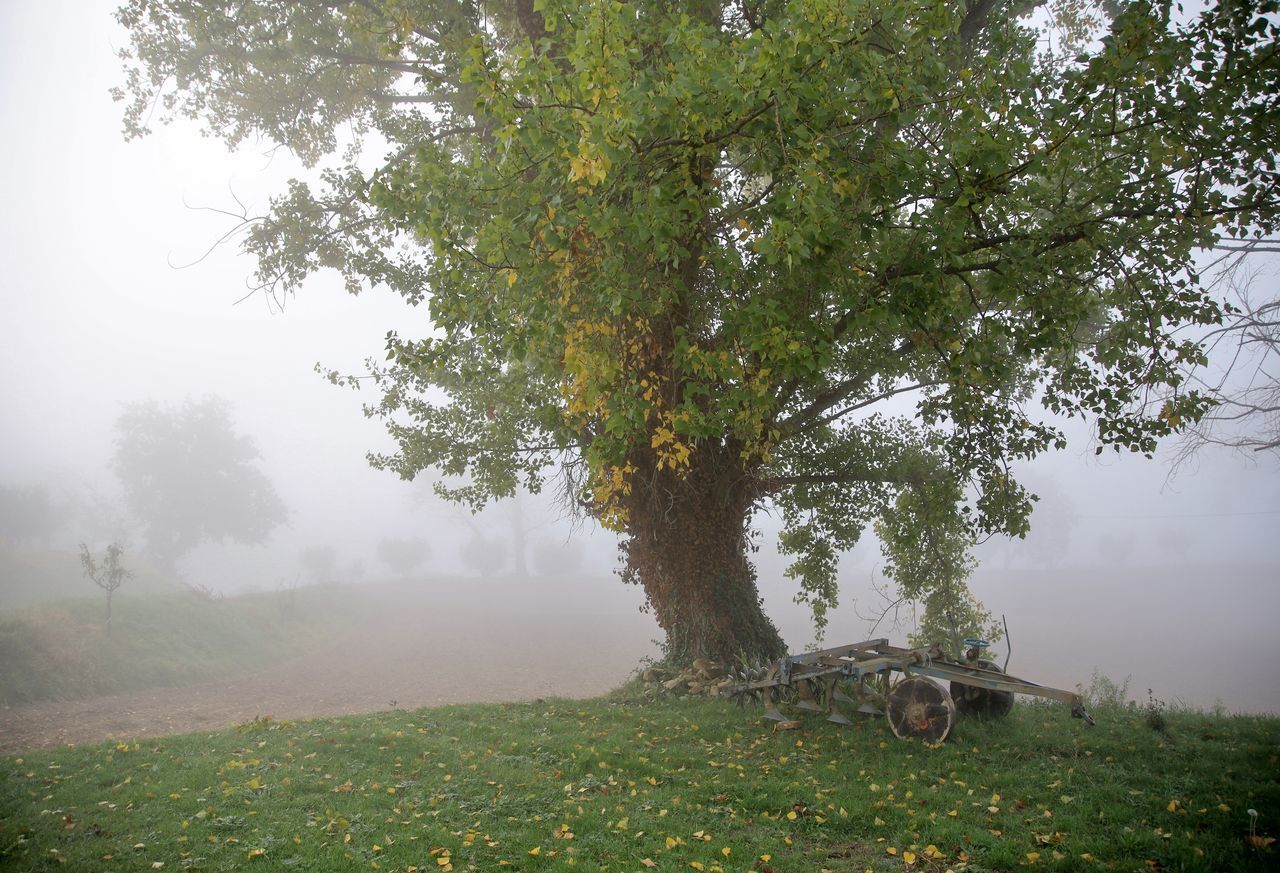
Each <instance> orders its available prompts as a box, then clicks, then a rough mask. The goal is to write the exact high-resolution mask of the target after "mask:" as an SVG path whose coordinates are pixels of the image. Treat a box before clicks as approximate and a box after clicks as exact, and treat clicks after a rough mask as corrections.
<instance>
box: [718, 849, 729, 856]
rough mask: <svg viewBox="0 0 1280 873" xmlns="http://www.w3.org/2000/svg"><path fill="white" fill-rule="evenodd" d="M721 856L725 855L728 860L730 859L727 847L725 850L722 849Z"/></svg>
mask: <svg viewBox="0 0 1280 873" xmlns="http://www.w3.org/2000/svg"><path fill="white" fill-rule="evenodd" d="M720 854H721V855H724V856H725V857H726V858H727V857H729V847H728V846H725V847H724V848H723V849H721V850H720Z"/></svg>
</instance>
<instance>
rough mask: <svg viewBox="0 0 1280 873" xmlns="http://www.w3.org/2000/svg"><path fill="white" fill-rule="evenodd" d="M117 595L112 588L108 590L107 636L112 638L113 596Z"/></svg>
mask: <svg viewBox="0 0 1280 873" xmlns="http://www.w3.org/2000/svg"><path fill="white" fill-rule="evenodd" d="M112 594H115V592H114V591H113V590H111V589H110V588H108V589H107V636H111V595H112Z"/></svg>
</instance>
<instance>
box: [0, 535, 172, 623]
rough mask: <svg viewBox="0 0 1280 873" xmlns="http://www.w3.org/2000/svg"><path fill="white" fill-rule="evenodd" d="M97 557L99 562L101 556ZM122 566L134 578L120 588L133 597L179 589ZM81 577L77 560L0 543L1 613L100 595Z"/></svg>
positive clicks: (151, 573) (140, 569)
mask: <svg viewBox="0 0 1280 873" xmlns="http://www.w3.org/2000/svg"><path fill="white" fill-rule="evenodd" d="M97 557H99V558H101V554H98V555H97ZM125 566H127V567H130V568H132V569H133V570H134V576H133V578H132V579H130V580H129V581H128V582H127V583H125V585H124V586H123V587H121V589H120V591H121V593H124V592H125V591H129V592H132V593H133V594H147V595H151V594H173V593H176V592H179V591H183V590H185V589H184V588H183V586H182V585H180V584H179V583H178V582H176V581H174V580H173V579H170V578H168V577H167V576H164V575H161V574H160V573H157V572H156V571H155V570H153V569H151V568H149V567H147V566H139V565H135V562H133V561H132V560H128V561H127V562H126V564H125ZM99 593H100V592H99V590H98V589H97V588H95V587H94V584H93V583H92V582H91V581H89V580H88V579H86V578H85V577H84V571H83V569H82V568H81V566H80V556H79V555H78V554H77V553H75V552H56V551H49V550H47V549H41V548H31V547H27V546H19V545H14V544H12V543H7V542H4V541H2V540H0V609H20V608H23V607H28V606H35V605H38V604H42V603H52V602H54V601H58V600H67V599H75V598H81V597H93V596H96V595H97V594H99Z"/></svg>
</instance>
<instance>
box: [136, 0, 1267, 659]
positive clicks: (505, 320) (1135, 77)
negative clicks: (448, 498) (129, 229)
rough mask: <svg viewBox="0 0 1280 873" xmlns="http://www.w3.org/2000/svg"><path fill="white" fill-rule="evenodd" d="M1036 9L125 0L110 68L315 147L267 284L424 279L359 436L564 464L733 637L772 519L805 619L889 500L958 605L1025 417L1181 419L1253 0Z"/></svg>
mask: <svg viewBox="0 0 1280 873" xmlns="http://www.w3.org/2000/svg"><path fill="white" fill-rule="evenodd" d="M1038 5H1039V4H1038V3H1036V2H1034V0H1032V2H1022V0H952V2H938V3H928V4H918V3H912V2H905V0H790V2H784V0H760V2H746V0H735V2H716V0H696V2H682V3H674V2H667V0H638V2H629V3H624V2H609V0H600V2H568V0H537V2H533V0H510V2H506V3H500V2H494V3H478V2H467V0H416V2H415V0H359V2H327V3H309V2H299V3H287V4H282V3H267V2H253V0H250V2H243V0H237V2H191V0H133V2H130V3H128V4H126V5H125V6H124V7H123V8H122V9H121V10H120V13H119V19H120V21H121V22H122V23H123V24H124V25H125V26H126V27H127V28H129V30H130V33H131V39H132V45H131V47H130V48H129V49H127V50H125V52H124V58H125V63H126V70H127V81H126V86H125V88H124V89H122V90H121V92H120V96H121V97H122V98H128V99H129V100H130V102H129V103H128V104H127V116H126V117H127V126H128V130H129V131H130V132H131V133H135V134H136V133H140V132H141V131H142V130H143V127H144V122H145V119H146V118H147V117H149V114H150V112H151V109H152V107H153V106H154V105H155V104H156V103H157V102H158V103H159V104H160V105H161V106H163V107H164V109H165V110H167V112H168V114H169V115H170V116H173V115H188V116H191V117H194V118H198V119H200V120H201V121H202V122H203V123H204V124H206V125H207V126H208V128H209V129H210V130H211V131H213V132H214V133H216V134H217V135H219V136H222V137H223V138H225V139H226V140H227V141H228V142H230V143H233V144H234V143H239V142H241V141H244V140H249V139H255V138H261V139H265V140H268V141H270V142H274V143H281V144H284V145H286V146H288V147H289V148H291V149H293V150H294V151H295V152H296V153H297V154H298V155H299V156H300V157H301V158H302V159H303V160H305V161H308V162H324V163H325V169H324V171H323V174H322V177H321V181H320V182H319V183H318V184H308V183H305V182H295V183H293V184H292V185H291V186H290V188H289V190H288V191H286V192H284V193H283V194H282V195H281V196H280V197H279V198H277V199H276V200H274V201H273V202H272V204H271V208H270V210H269V211H268V213H267V214H265V215H263V216H257V217H251V218H247V226H248V235H247V238H246V239H247V241H246V246H247V248H248V249H249V250H250V251H251V252H253V253H254V254H256V255H257V257H258V259H259V279H260V281H261V283H262V285H263V287H264V289H267V290H268V291H275V292H278V291H288V290H291V289H293V288H295V287H297V285H298V284H299V283H300V282H301V281H302V280H303V279H304V278H305V277H306V276H307V275H309V274H311V273H312V272H313V271H315V270H317V269H319V268H321V267H332V268H335V269H337V270H339V271H341V272H342V274H343V275H344V276H345V277H346V279H347V282H348V285H349V287H350V288H351V290H353V291H356V290H359V289H361V288H363V287H365V286H367V285H370V284H384V285H387V286H389V287H391V288H392V289H393V290H395V291H396V292H398V293H400V294H402V295H404V296H405V297H406V298H407V299H408V300H410V301H412V302H415V303H418V302H425V303H426V305H427V308H428V312H429V318H424V320H423V323H422V326H421V329H420V331H417V332H416V333H415V335H413V336H402V335H399V334H396V333H392V334H389V335H388V339H387V346H386V359H385V362H383V363H382V364H379V365H376V366H375V367H374V369H373V376H374V381H375V383H376V385H377V387H378V389H380V391H381V399H380V400H378V401H376V402H374V403H372V404H370V405H369V406H368V413H369V414H370V415H373V416H378V417H381V418H382V419H384V420H385V422H386V426H387V428H388V430H389V432H390V433H391V434H392V436H393V437H394V438H395V440H396V442H397V445H398V450H397V451H396V452H394V453H391V454H387V455H380V456H376V457H374V458H373V461H374V463H375V464H376V465H378V466H381V467H385V468H387V469H390V470H394V471H396V472H397V473H399V474H400V475H402V476H405V477H412V476H414V475H416V474H417V473H419V472H421V471H423V470H425V469H428V468H438V469H439V470H441V471H443V472H444V473H445V474H450V475H453V476H457V477H459V479H458V481H459V482H460V483H462V484H460V485H459V486H458V487H457V488H456V489H454V490H453V492H452V493H453V494H454V496H457V497H458V498H460V499H464V500H468V501H472V502H474V503H479V502H483V501H484V500H486V499H488V498H490V497H493V496H502V495H507V494H511V493H512V492H513V491H514V490H515V489H516V488H517V487H519V486H521V485H523V486H524V487H527V488H530V489H532V490H537V489H538V488H539V487H540V484H541V482H542V481H543V479H544V477H545V476H547V475H548V471H549V470H556V469H558V470H561V471H563V472H564V473H565V475H566V476H567V478H568V481H569V491H570V493H571V494H572V495H573V496H574V498H575V499H576V500H578V501H580V502H581V504H582V505H583V506H585V507H586V508H587V509H588V511H589V512H590V513H591V514H592V515H594V517H596V518H597V519H599V521H600V522H601V523H602V524H603V525H605V526H606V527H609V528H611V529H614V530H617V531H619V532H620V533H622V534H623V535H624V540H623V549H624V553H625V556H626V559H627V571H626V575H627V577H628V578H629V579H630V580H632V581H636V582H638V583H640V584H642V585H643V586H644V588H645V591H646V593H647V595H648V600H649V603H650V605H651V606H652V608H653V610H654V612H655V614H656V617H657V619H658V621H659V623H660V624H661V626H662V627H663V629H664V630H665V631H666V633H667V643H668V647H669V650H670V653H671V654H672V656H673V657H674V658H676V659H685V658H689V657H694V656H698V655H711V656H714V657H720V658H726V659H728V658H739V657H747V658H750V657H758V656H770V655H775V654H778V653H779V652H780V651H781V650H782V642H781V640H780V639H779V637H778V634H777V632H776V630H775V629H774V628H773V626H772V624H771V623H770V622H769V620H768V618H767V617H766V616H764V615H763V614H762V612H761V609H760V605H759V598H758V594H757V591H756V586H755V580H754V572H753V570H752V567H751V564H750V561H749V551H750V548H751V539H750V529H751V523H752V517H753V513H755V512H756V511H758V510H759V509H761V508H769V509H771V510H773V511H776V512H777V513H778V514H779V515H780V516H781V518H782V520H783V524H784V532H783V534H782V537H781V542H780V546H781V548H782V550H783V551H784V552H786V553H788V554H790V555H791V556H793V558H794V562H793V564H792V566H791V569H790V571H789V572H790V573H791V574H792V575H793V576H794V577H795V578H796V579H797V580H798V586H799V587H798V590H799V597H800V598H801V599H804V600H807V601H808V602H809V603H811V604H812V606H813V608H814V611H815V615H816V616H817V617H818V618H819V620H820V621H821V619H822V617H823V615H824V614H825V611H826V609H827V608H829V607H830V606H831V605H832V604H834V603H835V602H836V598H837V593H838V592H837V584H836V580H837V564H838V559H839V555H840V554H841V552H843V551H845V550H847V549H849V548H851V547H852V546H853V545H854V544H855V543H856V542H857V541H858V539H859V537H860V536H861V535H862V533H863V532H864V531H865V530H866V529H867V528H868V527H870V526H875V529H876V530H877V533H878V534H879V536H880V538H881V540H882V541H883V543H884V549H885V554H886V558H887V565H888V569H889V571H890V572H891V573H892V574H893V576H894V578H895V580H896V582H897V583H898V585H899V586H900V588H901V590H902V593H903V594H904V595H905V596H907V597H908V598H910V599H915V600H921V601H928V603H929V608H930V611H931V613H933V614H934V616H935V618H937V619H938V620H939V621H950V623H951V624H952V625H955V624H956V623H957V622H959V621H961V620H962V619H963V616H965V615H968V616H972V615H973V614H975V610H974V609H970V608H969V604H970V603H971V601H970V600H969V598H968V595H967V592H966V591H965V590H964V585H963V580H964V577H965V575H966V574H967V572H968V568H969V562H970V559H969V558H968V547H969V546H970V545H971V544H972V543H973V542H974V540H975V538H978V537H982V536H986V535H990V534H993V533H1006V534H1012V535H1018V534H1022V533H1024V532H1025V531H1026V530H1027V525H1028V516H1029V512H1030V507H1031V498H1030V495H1029V494H1027V493H1026V491H1025V490H1024V489H1022V488H1021V487H1020V486H1019V485H1018V484H1017V481H1016V478H1015V473H1016V465H1017V464H1018V462H1019V461H1022V460H1025V459H1028V458H1030V457H1032V456H1034V455H1036V454H1038V453H1040V452H1043V451H1045V450H1047V449H1049V448H1052V447H1060V446H1062V445H1063V444H1064V442H1065V440H1064V437H1063V435H1062V433H1061V431H1060V430H1059V429H1058V428H1057V427H1056V426H1055V425H1054V423H1053V420H1052V418H1051V416H1050V415H1049V413H1054V414H1065V415H1074V416H1088V417H1090V418H1091V419H1093V420H1094V421H1096V426H1097V429H1096V433H1097V438H1098V440H1099V442H1100V443H1101V444H1102V445H1113V446H1116V447H1117V448H1120V449H1127V450H1134V451H1141V452H1148V453H1149V452H1151V451H1152V450H1153V448H1154V446H1155V444H1156V440H1157V439H1158V438H1159V437H1161V436H1164V435H1166V434H1168V433H1170V432H1172V431H1174V430H1176V429H1177V428H1178V427H1180V426H1181V425H1182V423H1183V422H1185V421H1188V420H1191V419H1194V418H1195V417H1197V416H1198V415H1200V414H1202V413H1203V411H1204V409H1205V407H1206V400H1205V399H1204V398H1203V397H1202V396H1200V395H1198V394H1196V393H1195V392H1188V391H1183V390H1181V382H1182V375H1181V373H1182V365H1183V364H1185V363H1186V362H1189V361H1195V360H1199V359H1200V358H1201V356H1202V351H1201V349H1200V348H1199V346H1197V345H1196V344H1195V343H1194V342H1191V341H1186V340H1182V339H1179V338H1178V336H1177V335H1176V333H1175V328H1177V327H1178V326H1180V325H1186V324H1212V323H1214V322H1216V321H1217V320H1218V319H1219V318H1220V315H1221V313H1220V309H1219V307H1218V305H1217V303H1216V302H1215V301H1214V300H1213V299H1212V297H1211V296H1210V295H1209V294H1207V293H1205V291H1204V290H1203V289H1202V288H1201V287H1200V286H1199V283H1198V277H1197V275H1196V272H1195V269H1194V262H1193V256H1194V253H1195V252H1196V251H1197V250H1198V249H1200V248H1203V247H1206V246H1210V245H1212V244H1214V242H1215V241H1217V240H1218V239H1219V238H1220V237H1221V236H1222V235H1223V234H1228V235H1232V236H1249V235H1254V234H1264V233H1269V232H1271V231H1272V230H1273V229H1274V226H1275V221H1276V205H1277V177H1276V173H1275V155H1274V144H1275V143H1276V142H1278V141H1280V131H1278V130H1277V123H1276V119H1277V117H1280V112H1277V105H1276V103H1277V100H1278V99H1280V97H1278V96H1277V95H1280V81H1278V79H1280V67H1278V64H1277V58H1276V35H1277V24H1276V8H1277V5H1276V3H1275V2H1272V0H1254V2H1250V0H1229V2H1222V3H1220V4H1218V5H1216V6H1214V7H1213V8H1211V9H1208V10H1207V11H1205V12H1204V13H1203V14H1202V15H1200V16H1199V17H1196V18H1194V19H1191V20H1188V21H1184V22H1181V23H1178V22H1176V21H1174V20H1173V10H1172V7H1171V4H1170V3H1167V2H1163V3H1162V2H1145V0H1143V2H1131V3H1126V4H1122V5H1120V6H1119V7H1118V8H1116V9H1115V10H1113V11H1114V13H1115V14H1114V16H1113V18H1112V20H1111V24H1110V27H1109V30H1108V32H1107V33H1106V34H1105V36H1104V37H1103V38H1102V39H1101V40H1099V41H1097V42H1096V44H1095V45H1094V46H1093V47H1091V48H1089V49H1087V50H1083V49H1082V50H1081V51H1080V53H1079V54H1077V55H1075V56H1071V57H1063V56H1061V55H1060V54H1054V53H1051V52H1046V51H1045V50H1044V49H1043V46H1041V44H1040V43H1039V41H1038V33H1037V31H1036V30H1035V29H1034V28H1033V27H1032V26H1031V25H1030V24H1028V19H1027V15H1028V14H1029V13H1031V12H1032V11H1033V10H1034V9H1035V8H1036V7H1037V6H1038ZM1068 5H1071V4H1068ZM370 142H376V143H379V144H383V145H382V148H383V149H384V150H385V157H384V158H383V159H382V160H381V161H379V162H377V168H376V169H375V170H373V171H372V172H370V171H369V169H368V167H369V166H370V164H369V163H368V157H367V155H368V148H366V149H365V150H364V151H363V152H362V151H361V143H365V144H366V146H367V144H368V143H370ZM361 155H365V156H366V157H363V158H362V157H361ZM362 161H364V162H363V163H362ZM331 378H333V379H334V380H335V381H343V380H344V378H343V377H342V376H340V375H339V374H331ZM1155 392H1164V393H1165V395H1166V396H1167V400H1166V401H1165V402H1164V403H1162V404H1161V405H1160V406H1159V408H1157V409H1150V408H1149V407H1148V406H1147V405H1146V404H1144V402H1143V401H1144V400H1145V399H1146V398H1147V397H1149V396H1151V395H1152V394H1153V393H1155Z"/></svg>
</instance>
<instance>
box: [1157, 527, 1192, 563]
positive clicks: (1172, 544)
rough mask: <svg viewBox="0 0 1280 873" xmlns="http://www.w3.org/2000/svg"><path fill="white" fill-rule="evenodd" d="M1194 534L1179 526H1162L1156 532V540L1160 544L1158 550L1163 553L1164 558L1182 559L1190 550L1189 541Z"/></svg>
mask: <svg viewBox="0 0 1280 873" xmlns="http://www.w3.org/2000/svg"><path fill="white" fill-rule="evenodd" d="M1193 539H1194V536H1193V535H1192V534H1191V532H1190V531H1187V530H1185V529H1183V528H1180V527H1166V528H1162V529H1161V530H1160V532H1159V533H1158V534H1156V542H1157V543H1158V544H1159V545H1160V551H1161V552H1163V553H1164V555H1165V556H1166V558H1173V559H1175V560H1177V561H1183V560H1185V559H1186V557H1187V553H1188V552H1190V551H1191V542H1192V540H1193Z"/></svg>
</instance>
